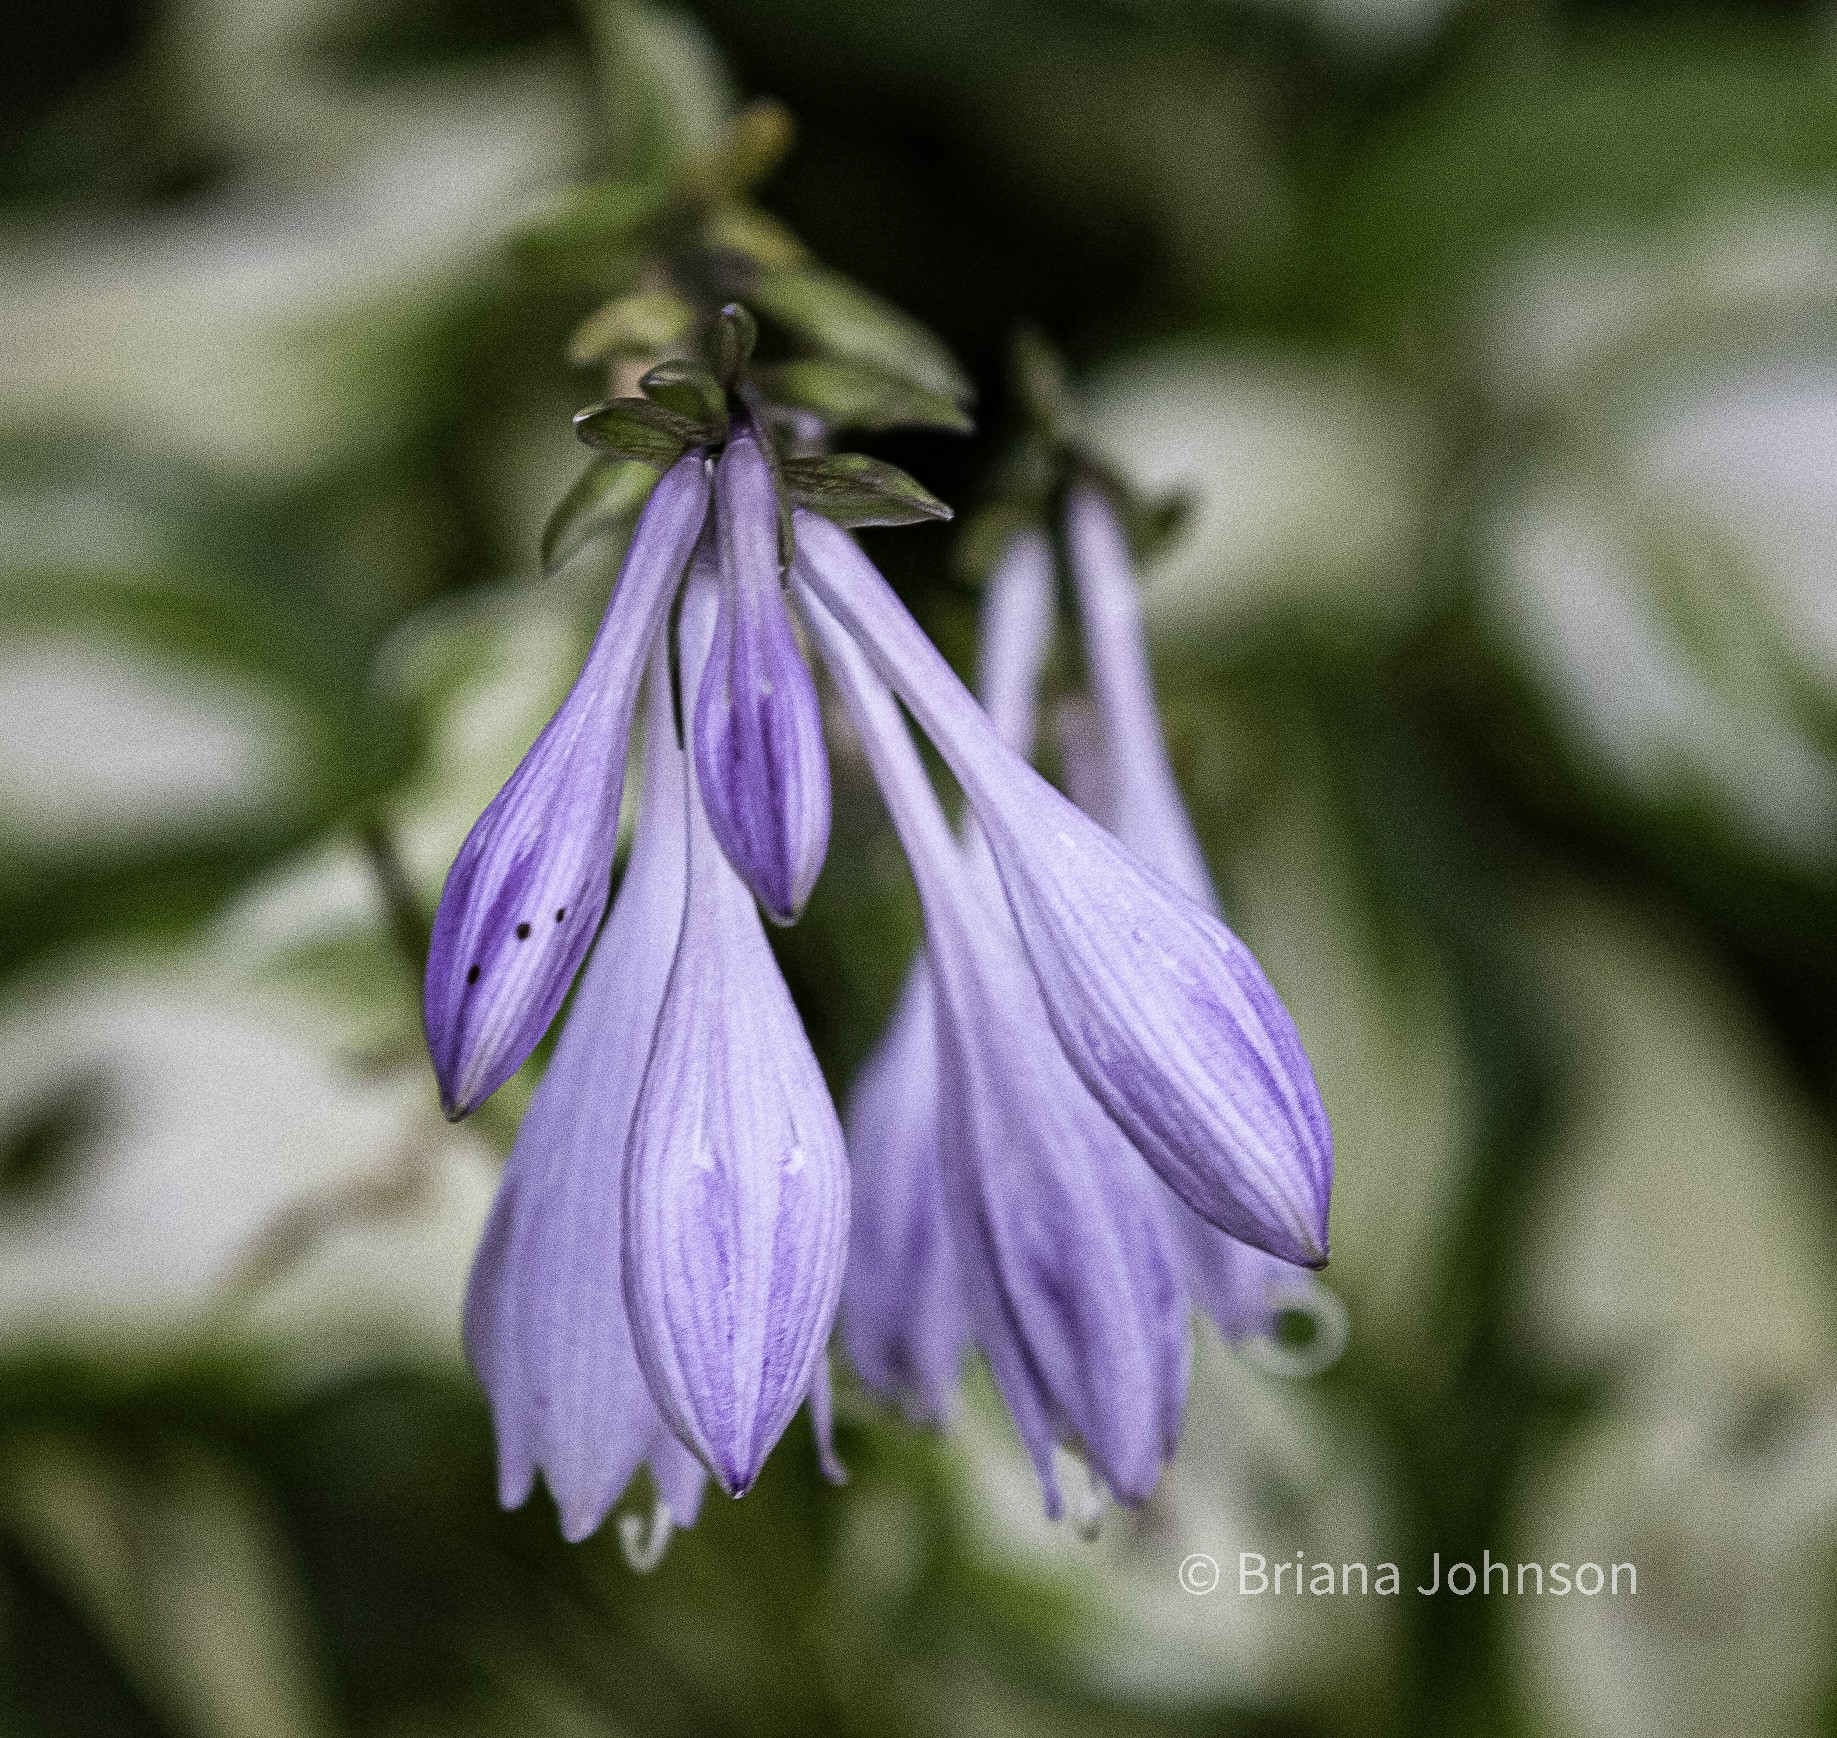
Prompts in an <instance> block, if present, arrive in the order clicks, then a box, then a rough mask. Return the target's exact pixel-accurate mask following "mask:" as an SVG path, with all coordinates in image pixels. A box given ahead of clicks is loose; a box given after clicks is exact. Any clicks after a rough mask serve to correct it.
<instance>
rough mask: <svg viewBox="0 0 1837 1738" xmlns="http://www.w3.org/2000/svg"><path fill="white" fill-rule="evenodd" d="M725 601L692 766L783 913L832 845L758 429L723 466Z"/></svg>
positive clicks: (714, 823)
mask: <svg viewBox="0 0 1837 1738" xmlns="http://www.w3.org/2000/svg"><path fill="white" fill-rule="evenodd" d="M714 492H715V521H716V527H717V534H718V540H719V552H720V572H721V588H720V598H721V603H720V611H719V614H718V615H717V617H716V621H715V629H714V648H713V651H712V653H711V655H710V656H709V659H708V665H707V669H706V670H705V671H704V673H703V675H702V679H701V685H700V690H699V693H698V694H697V697H696V702H695V721H694V737H695V770H696V776H697V777H698V778H699V779H700V781H701V788H702V804H703V806H704V808H705V809H706V810H707V812H708V824H709V825H710V826H711V827H712V828H713V829H714V836H715V837H716V838H717V839H718V840H719V841H720V843H721V849H722V850H723V851H725V852H726V853H727V860H728V862H730V863H731V864H732V865H733V866H734V869H735V871H736V872H737V873H738V874H739V876H740V878H741V880H743V881H744V882H745V883H746V884H747V886H749V887H750V888H751V889H752V890H753V893H754V895H755V896H756V897H757V898H758V900H759V903H760V904H761V905H762V906H764V907H765V910H766V913H767V915H768V916H770V917H771V918H772V919H773V920H774V921H775V922H777V923H791V922H793V921H795V919H796V917H797V914H798V913H799V912H800V911H801V910H802V909H803V906H804V901H805V900H806V899H808V898H809V897H810V889H811V888H812V887H813V886H815V885H816V878H817V875H818V874H819V873H820V872H821V870H822V867H823V856H824V853H825V852H826V851H827V850H828V848H829V758H828V754H827V752H826V751H825V749H824V747H823V715H822V712H821V709H820V708H819V707H818V705H817V697H816V684H815V683H814V682H812V681H811V679H810V670H809V667H808V666H807V665H806V664H805V662H804V657H803V653H802V652H801V651H800V650H799V649H798V644H797V636H796V634H795V633H794V632H793V631H792V628H791V618H790V615H789V613H788V612H787V610H786V608H785V598H784V587H783V585H782V583H781V572H780V568H779V561H778V497H777V493H776V490H775V488H774V486H773V482H772V473H771V469H770V467H769V466H768V465H767V463H766V460H765V457H764V455H763V454H762V453H761V452H760V450H759V444H758V441H757V439H756V438H755V437H754V436H753V435H752V434H751V433H750V432H748V431H745V430H742V431H741V432H739V433H737V434H736V435H735V436H734V438H733V439H732V440H731V441H730V442H729V443H728V445H727V450H726V452H724V453H723V454H722V455H721V460H720V463H719V464H718V465H717V466H716V468H715V485H714Z"/></svg>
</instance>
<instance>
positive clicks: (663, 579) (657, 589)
mask: <svg viewBox="0 0 1837 1738" xmlns="http://www.w3.org/2000/svg"><path fill="white" fill-rule="evenodd" d="M707 508H708V468H707V464H706V462H705V461H704V460H703V458H702V457H701V455H700V454H699V453H691V454H689V455H688V456H687V457H685V458H683V459H680V460H678V461H677V463H676V464H675V465H674V466H673V467H672V468H671V470H670V471H669V472H668V473H667V474H666V475H665V476H664V478H663V480H662V481H661V482H659V483H658V485H657V487H656V489H655V490H654V491H653V492H652V495H651V498H650V500H649V502H648V503H646V505H645V509H644V513H643V515H642V517H641V518H640V519H639V521H638V528H637V530H636V531H635V532H634V533H633V534H632V541H631V548H630V550H629V551H628V553H627V555H626V557H625V565H624V567H623V569H622V570H621V572H620V574H619V581H618V584H617V586H616V587H615V588H614V590H613V594H612V601H611V602H610V604H608V606H607V609H606V617H605V620H604V621H603V622H602V623H601V624H600V630H599V633H598V634H597V635H596V636H595V638H594V642H593V647H592V650H591V651H589V652H588V654H587V662H586V665H585V666H584V668H583V669H582V670H581V673H580V676H579V678H578V679H577V680H576V681H575V684H574V686H573V688H572V689H571V690H570V691H569V694H568V697H567V699H565V700H564V701H563V702H562V703H561V706H560V708H559V709H558V710H557V712H556V713H555V716H554V717H553V718H551V719H550V720H549V721H548V723H547V724H546V725H545V726H543V730H542V734H541V735H540V736H538V737H537V738H536V741H535V743H534V745H533V746H532V747H531V748H530V751H529V752H528V753H527V754H526V755H525V756H524V757H523V761H522V764H521V765H519V766H518V768H517V770H516V771H515V772H514V773H512V774H511V775H510V778H509V780H508V782H507V783H506V784H505V785H504V788H503V789H502V790H500V791H499V792H498V794H497V795H496V796H495V797H493V798H492V799H491V802H490V804H489V806H488V807H487V808H486V810H485V812H484V813H483V814H482V815H481V816H479V818H478V821H477V823H476V824H475V825H474V826H473V828H472V831H471V832H470V833H469V834H468V835H467V837H466V842H465V844H464V845H462V846H461V847H460V851H459V855H458V857H456V858H455V859H454V861H453V867H452V868H451V870H449V871H448V873H447V879H446V887H445V889H444V890H443V892H442V893H441V896H440V909H439V911H438V912H437V913H436V914H435V917H434V932H433V937H432V942H431V946H430V949H429V953H428V961H427V983H426V991H425V997H424V1002H423V1011H424V1015H425V1020H426V1025H427V1042H428V1050H429V1053H430V1054H431V1056H432V1058H433V1063H434V1073H435V1075H436V1077H437V1078H438V1080H439V1083H440V1096H441V1102H442V1103H443V1104H444V1105H445V1107H446V1111H447V1114H448V1115H449V1116H454V1117H457V1116H463V1115H465V1113H466V1112H467V1111H469V1110H472V1109H475V1108H476V1107H477V1106H478V1105H479V1104H481V1103H483V1101H484V1100H485V1099H487V1098H489V1097H490V1096H491V1094H492V1093H493V1092H495V1091H496V1090H497V1089H498V1088H499V1087H500V1086H501V1085H503V1083H504V1082H505V1081H506V1080H508V1079H509V1078H510V1076H511V1075H512V1074H514V1073H515V1072H516V1071H517V1069H518V1068H519V1067H520V1066H521V1064H522V1062H523V1059H524V1058H525V1057H526V1056H528V1054H529V1053H530V1051H531V1050H532V1049H533V1048H534V1047H535V1044H536V1041H537V1040H538V1039H539V1038H540V1037H541V1036H542V1034H543V1033H544V1032H545V1031H546V1030H547V1029H548V1024H549V1022H550V1021H551V1020H552V1019H554V1017H555V1011H556V1009H558V1008H559V1007H560V1006H561V1002H562V998H563V997H564V996H565V995H566V994H567V990H568V985H569V984H570V983H571V982H572V981H573V979H574V974H575V972H576V971H577V970H578V969H579V967H580V962H581V960H582V958H583V957H584V956H585V954H586V952H587V948H588V945H589V943H591V941H592V940H593V935H594V931H595V930H596V929H597V928H598V927H599V921H600V917H601V915H602V914H603V912H604V911H605V909H606V895H607V887H608V882H609V878H610V876H611V872H612V857H613V850H614V847H615V845H616V843H617V838H618V824H619V796H620V792H621V789H622V786H623V784H624V779H625V750H626V742H627V739H628V737H629V734H630V729H631V715H632V708H633V706H634V704H635V702H636V699H637V692H638V682H639V678H640V676H641V675H642V673H643V668H644V660H645V656H646V654H647V653H648V652H649V650H650V647H651V643H652V641H653V640H654V639H655V638H656V633H657V628H658V625H659V624H660V623H661V622H662V620H663V618H664V615H665V612H666V611H667V610H668V608H669V603H670V598H671V596H672V594H673V593H674V591H675V588H676V585H677V582H678V580H680V579H681V577H682V573H683V569H684V568H685V566H686V565H687V563H688V560H689V555H690V551H691V550H692V549H693V548H694V545H695V540H696V538H697V536H698V535H699V533H700V530H701V525H702V521H703V519H704V517H705V516H706V513H707Z"/></svg>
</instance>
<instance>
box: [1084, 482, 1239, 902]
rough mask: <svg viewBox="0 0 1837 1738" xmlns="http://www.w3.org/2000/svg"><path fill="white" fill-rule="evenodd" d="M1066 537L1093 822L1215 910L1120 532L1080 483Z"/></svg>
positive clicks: (1102, 505)
mask: <svg viewBox="0 0 1837 1738" xmlns="http://www.w3.org/2000/svg"><path fill="white" fill-rule="evenodd" d="M1065 531H1066V544H1067V546H1068V548H1069V549H1070V552H1071V569H1072V586H1073V589H1074V591H1075V592H1076V593H1077V596H1078V613H1079V616H1080V618H1081V620H1082V622H1083V625H1084V651H1085V662H1086V665H1087V666H1088V668H1089V670H1090V675H1091V687H1092V689H1093V691H1094V693H1095V697H1096V701H1097V709H1098V717H1099V720H1100V722H1101V725H1102V730H1103V741H1104V750H1105V754H1106V758H1107V760H1108V763H1109V764H1108V772H1107V774H1106V777H1105V788H1106V791H1107V792H1108V795H1109V801H1110V811H1109V813H1107V814H1105V815H1103V816H1101V817H1100V818H1101V819H1102V820H1103V821H1104V822H1105V824H1106V825H1107V826H1108V827H1109V828H1110V830H1111V831H1112V832H1113V833H1115V835H1116V836H1117V837H1118V838H1119V839H1121V840H1122V842H1123V843H1124V844H1125V845H1127V846H1128V847H1129V849H1130V850H1132V851H1134V852H1135V853H1136V855H1137V856H1138V857H1140V858H1141V859H1142V860H1143V862H1145V863H1151V864H1153V865H1154V867H1155V868H1157V869H1159V870H1160V871H1161V873H1162V874H1163V875H1165V876H1166V877H1167V878H1168V879H1169V880H1170V881H1172V882H1173V883H1174V885H1175V886H1176V887H1178V888H1179V889H1180V890H1181V891H1182V892H1183V893H1185V894H1187V895H1188V896H1189V897H1190V898H1193V899H1197V900H1198V901H1199V902H1200V903H1201V904H1203V905H1206V906H1208V907H1210V908H1212V909H1213V910H1216V909H1217V906H1218V899H1217V895H1216V893H1215V892H1214V890H1213V886H1212V876H1211V871H1210V870H1208V869H1207V867H1206V860H1205V854H1204V853H1203V852H1202V851H1201V850H1200V848H1199V839H1198V836H1197V835H1196V834H1195V833H1194V831H1193V823H1192V820H1191V818H1190V817H1189V816H1188V814H1187V812H1186V804H1185V803H1184V802H1182V801H1181V798H1180V788H1179V786H1178V785H1176V784H1175V783H1174V771H1173V767H1172V766H1171V765H1170V764H1169V763H1168V758H1167V739H1166V737H1165V735H1164V734H1163V732H1162V729H1161V713H1160V708H1159V707H1157V706H1156V705H1155V696H1154V677H1153V674H1152V672H1151V671H1150V669H1149V666H1148V642H1147V637H1146V636H1145V635H1144V633H1143V631H1142V611H1141V605H1140V603H1139V602H1138V600H1137V598H1136V588H1135V574H1134V571H1133V569H1132V568H1131V566H1130V562H1129V546H1128V544H1127V543H1126V542H1125V541H1124V539H1123V528H1122V526H1121V525H1120V524H1119V523H1118V522H1117V518H1116V514H1115V512H1114V511H1113V510H1112V509H1111V507H1110V504H1109V502H1108V501H1106V500H1105V499H1104V498H1103V496H1102V495H1100V494H1099V493H1098V492H1097V491H1096V490H1095V489H1093V488H1091V487H1089V486H1088V485H1083V484H1081V485H1079V486H1077V487H1075V488H1074V489H1073V490H1072V491H1071V494H1070V496H1069V498H1068V499H1067V501H1066V506H1065Z"/></svg>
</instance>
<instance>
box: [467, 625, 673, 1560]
mask: <svg viewBox="0 0 1837 1738" xmlns="http://www.w3.org/2000/svg"><path fill="white" fill-rule="evenodd" d="M658 645H659V651H658V653H657V654H654V655H653V658H652V661H651V662H652V670H651V679H650V698H649V705H648V708H647V710H648V713H649V723H648V727H647V729H646V732H645V745H644V792H643V794H644V804H643V808H642V810H641V813H640V818H639V823H638V830H637V836H636V838H635V839H634V840H633V842H632V851H631V861H630V863H629V864H628V865H627V867H626V871H625V879H624V882H623V883H622V885H621V886H620V888H619V897H618V899H617V900H616V901H615V902H614V905H613V908H612V915H611V916H610V917H609V918H608V919H607V921H606V928H605V933H604V934H603V935H602V936H601V937H600V942H599V946H598V948H597V949H596V950H595V952H594V955H593V958H592V960H591V961H590V962H589V964H588V966H587V970H586V972H585V974H584V975H583V976H582V979H581V985H580V991H579V994H578V995H576V997H575V998H574V1007H573V1011H572V1013H571V1014H570V1016H569V1018H568V1023H567V1026H566V1028H565V1029H564V1030H563V1032H562V1034H561V1039H560V1042H559V1043H558V1044H557V1045H556V1046H555V1055H554V1059H553V1060H552V1061H551V1062H550V1064H549V1069H548V1072H547V1074H545V1075H544V1076H543V1077H542V1083H541V1085H540V1086H538V1087H537V1088H536V1093H535V1096H534V1098H532V1099H531V1101H530V1107H529V1111H528V1113H527V1114H526V1115H525V1117H524V1118H523V1125H522V1127H521V1128H519V1129H518V1131H517V1139H516V1144H515V1145H514V1146H513V1147H512V1148H511V1154H510V1161H509V1163H508V1164H507V1165H506V1166H505V1168H504V1177H503V1181H502V1183H501V1184H500V1185H499V1188H498V1195H497V1200H496V1202H495V1203H494V1204H493V1206H492V1209H491V1217H490V1219H489V1220H488V1221H487V1223H486V1226H485V1235H484V1239H483V1241H482V1243H481V1245H480V1247H479V1252H478V1259H477V1261H476V1262H475V1263H474V1265H473V1270H472V1280H471V1284H470V1286H469V1288H468V1291H467V1295H466V1320H465V1328H466V1351H467V1353H468V1355H469V1356H470V1358H471V1360H472V1366H473V1368H474V1369H475V1370H476V1371H477V1372H478V1376H479V1380H480V1381H481V1382H482V1383H483V1384H484V1387H485V1392H486V1393H487V1394H488V1395H489V1396H490V1399H491V1410H492V1416H493V1419H494V1421H495V1423H496V1427H497V1438H498V1484H499V1495H500V1497H501V1498H502V1500H503V1503H504V1505H505V1507H507V1508H514V1507H516V1506H517V1505H519V1504H520V1503H522V1502H523V1501H524V1499H525V1498H526V1497H527V1496H528V1495H529V1492H530V1487H531V1484H532V1482H533V1480H534V1478H535V1475H536V1473H537V1471H538V1470H540V1472H541V1473H542V1475H543V1477H544V1479H545V1480H546V1481H547V1483H548V1486H549V1489H550V1491H551V1492H552V1493H553V1494H554V1497H555V1501H556V1504H557V1506H558V1507H559V1508H560V1510H561V1525H562V1531H563V1532H564V1533H565V1534H566V1535H567V1536H568V1537H569V1538H570V1539H581V1538H585V1537H586V1536H587V1535H588V1534H589V1533H591V1532H593V1531H594V1530H595V1529H596V1528H597V1527H598V1526H599V1524H600V1522H601V1521H602V1520H603V1519H604V1518H605V1515H606V1511H607V1510H608V1509H609V1508H611V1506H612V1505H613V1503H614V1502H615V1501H617V1500H618V1497H619V1495H620V1493H621V1492H622V1491H623V1490H624V1489H625V1487H626V1485H627V1484H628V1483H629V1482H630V1481H631V1477H632V1475H633V1473H634V1472H636V1471H637V1469H638V1467H639V1465H640V1464H641V1463H643V1462H646V1461H648V1462H649V1464H650V1468H651V1474H652V1477H653V1479H654V1480H655V1482H656V1485H657V1488H658V1493H659V1498H660V1506H659V1509H658V1514H659V1516H660V1518H661V1519H662V1520H663V1521H664V1522H665V1524H666V1525H667V1524H668V1523H670V1522H674V1523H676V1524H679V1525H686V1524H687V1523H689V1522H691V1521H693V1520H694V1519H695V1514H696V1510H697V1508H698V1507H699V1506H700V1503H701V1495H702V1487H703V1484H704V1483H705V1482H706V1477H707V1475H706V1474H705V1473H704V1472H703V1470H702V1466H701V1463H700V1462H699V1461H697V1459H696V1458H695V1456H694V1455H693V1454H691V1453H690V1452H689V1451H688V1450H687V1449H686V1448H684V1447H683V1445H682V1444H681V1443H680V1442H679V1441H678V1440H677V1438H676V1436H675V1435H674V1433H673V1432H672V1431H671V1429H670V1427H669V1426H668V1425H667V1424H666V1423H665V1422H664V1419H663V1416H662V1414H661V1413H660V1412H659V1411H658V1409H657V1407H656V1405H655V1404H654V1403H653V1401H652V1399H651V1395H650V1389H649V1388H648V1387H647V1386H646V1383H645V1379H644V1375H643V1372H642V1370H641V1369H640V1367H639V1362H638V1355H637V1351H636V1349H635V1348H634V1346H633V1344H632V1335H631V1328H630V1325H629V1322H628V1320H627V1317H626V1313H625V1293H624V1286H623V1283H622V1279H621V1275H620V1254H619V1250H620V1243H621V1227H620V1218H621V1212H620V1207H621V1201H622V1197H623V1191H622V1188H621V1177H622V1173H623V1171H624V1168H625V1145H626V1138H627V1135H628V1134H629V1132H630V1129H631V1123H632V1112H633V1110H634V1108H635V1107H636V1103H637V1097H638V1086H639V1083H640V1080H641V1078H642V1072H643V1059H644V1057H645V1055H646V1054H647V1052H648V1050H649V1048H650V1042H651V1032H652V1029H653V1027H654V1026H655V1025H656V1021H657V1015H658V1011H659V1009H660V1008H661V1007H662V1005H663V997H664V985H665V982H666V980H667V979H668V977H669V973H670V963H671V961H672V959H673V958H674V956H675V953H676V938H677V934H678V932H679V931H680V929H681V927H682V918H683V897H684V887H685V882H686V852H685V845H686V839H687V833H686V825H687V804H686V802H685V782H684V774H683V756H682V752H681V750H680V749H678V747H677V746H676V737H675V733H674V731H673V729H672V727H671V723H670V685H669V681H670V678H669V665H668V662H667V660H666V659H664V658H663V657H662V656H661V645H662V643H661V641H659V642H658Z"/></svg>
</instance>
